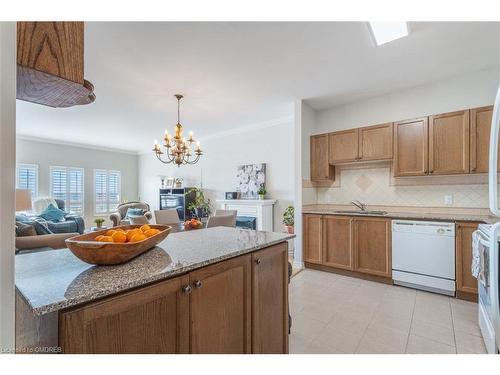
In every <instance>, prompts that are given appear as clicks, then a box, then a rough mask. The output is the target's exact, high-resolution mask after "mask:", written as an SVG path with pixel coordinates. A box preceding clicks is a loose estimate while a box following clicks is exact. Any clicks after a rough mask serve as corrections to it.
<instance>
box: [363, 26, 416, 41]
mask: <svg viewBox="0 0 500 375" xmlns="http://www.w3.org/2000/svg"><path fill="white" fill-rule="evenodd" d="M369 25H370V30H371V32H372V35H373V39H375V43H377V46H380V45H382V44H385V43H388V42H392V41H393V40H396V39H399V38H402V37H404V36H407V35H408V25H407V23H406V22H369Z"/></svg>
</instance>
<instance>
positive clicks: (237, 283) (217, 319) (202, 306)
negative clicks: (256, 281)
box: [189, 254, 252, 354]
mask: <svg viewBox="0 0 500 375" xmlns="http://www.w3.org/2000/svg"><path fill="white" fill-rule="evenodd" d="M251 257H252V256H251V255H250V254H248V255H243V256H240V257H237V258H232V259H229V260H225V261H223V262H220V263H217V264H214V265H211V266H207V267H204V268H201V269H199V270H196V271H193V272H191V273H190V274H189V280H190V282H191V287H192V288H193V289H192V293H191V295H190V307H189V313H190V332H189V336H190V340H189V344H190V345H189V346H190V353H194V354H244V353H250V352H251V350H252V348H251V346H252V341H251V327H252V326H251V323H252V321H251V293H252V289H251V288H252V285H251V281H252V280H251V279H252V274H251V266H252V265H251Z"/></svg>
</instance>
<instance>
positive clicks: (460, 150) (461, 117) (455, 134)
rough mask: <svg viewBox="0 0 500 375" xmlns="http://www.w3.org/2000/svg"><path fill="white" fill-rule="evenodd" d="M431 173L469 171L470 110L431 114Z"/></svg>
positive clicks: (447, 173) (446, 173)
mask: <svg viewBox="0 0 500 375" xmlns="http://www.w3.org/2000/svg"><path fill="white" fill-rule="evenodd" d="M429 173H430V174H435V175H438V174H445V175H449V174H461V173H469V110H465V111H457V112H450V113H444V114H440V115H433V116H429Z"/></svg>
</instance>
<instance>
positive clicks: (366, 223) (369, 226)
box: [354, 218, 392, 277]
mask: <svg viewBox="0 0 500 375" xmlns="http://www.w3.org/2000/svg"><path fill="white" fill-rule="evenodd" d="M391 257H392V252H391V220H389V219H381V218H355V219H354V263H355V266H354V270H355V271H358V272H363V273H368V274H372V275H378V276H385V277H391V276H392V258H391Z"/></svg>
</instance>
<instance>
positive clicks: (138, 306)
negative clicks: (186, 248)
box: [58, 242, 288, 354]
mask: <svg viewBox="0 0 500 375" xmlns="http://www.w3.org/2000/svg"><path fill="white" fill-rule="evenodd" d="M58 335H59V339H58V342H59V346H61V348H62V351H63V353H79V354H87V353H88V354H91V353H110V354H114V353H133V354H135V353H163V354H175V353H196V354H199V353H219V354H231V353H237V354H245V353H265V354H268V353H281V354H283V353H288V244H287V243H286V242H283V243H280V244H277V245H273V246H270V247H267V248H264V249H262V250H258V251H256V252H254V253H252V254H246V255H242V256H239V257H236V258H231V259H228V260H224V261H222V262H219V263H216V264H213V265H209V266H206V267H202V268H200V269H197V270H194V271H192V272H190V273H189V274H186V275H182V276H178V277H175V278H172V279H168V280H166V281H161V282H158V283H155V284H153V285H150V286H145V287H140V288H138V289H136V290H133V291H131V292H126V293H123V294H120V295H117V296H112V297H108V298H105V299H102V300H100V301H96V302H92V303H89V304H87V305H85V306H83V307H78V308H70V309H68V310H66V311H62V312H60V313H59V332H58Z"/></svg>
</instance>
